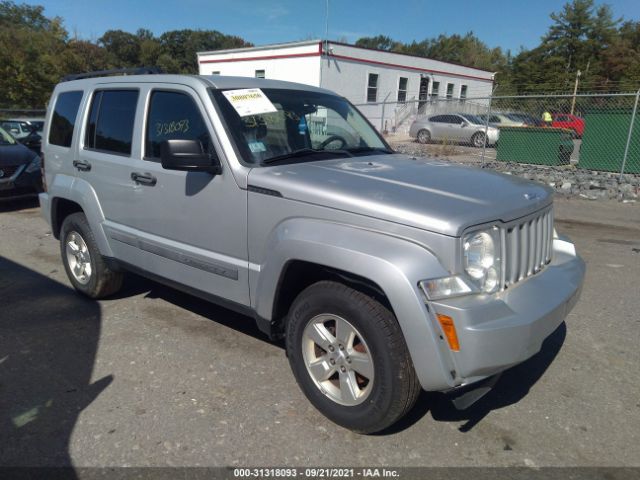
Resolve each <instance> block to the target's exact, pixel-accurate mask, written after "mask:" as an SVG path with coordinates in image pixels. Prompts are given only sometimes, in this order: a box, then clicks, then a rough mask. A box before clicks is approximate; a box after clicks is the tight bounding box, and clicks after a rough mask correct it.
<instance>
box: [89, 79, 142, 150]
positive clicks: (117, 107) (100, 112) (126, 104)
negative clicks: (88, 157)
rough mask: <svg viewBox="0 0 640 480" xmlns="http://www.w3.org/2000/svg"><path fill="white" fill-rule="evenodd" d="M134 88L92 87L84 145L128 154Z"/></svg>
mask: <svg viewBox="0 0 640 480" xmlns="http://www.w3.org/2000/svg"><path fill="white" fill-rule="evenodd" d="M137 103H138V91H137V90H96V91H95V92H94V95H93V100H92V101H91V110H90V111H89V119H88V121H87V129H86V132H87V133H86V138H85V148H89V149H93V150H100V151H104V152H112V153H116V154H120V155H131V144H132V141H133V125H134V122H135V117H136V105H137Z"/></svg>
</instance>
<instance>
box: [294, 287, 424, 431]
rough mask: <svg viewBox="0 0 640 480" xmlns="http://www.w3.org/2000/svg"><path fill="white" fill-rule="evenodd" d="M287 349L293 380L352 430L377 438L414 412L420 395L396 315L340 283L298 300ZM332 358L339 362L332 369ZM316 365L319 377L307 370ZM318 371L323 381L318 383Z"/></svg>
mask: <svg viewBox="0 0 640 480" xmlns="http://www.w3.org/2000/svg"><path fill="white" fill-rule="evenodd" d="M344 322H346V325H345V323H344ZM322 327H324V330H323V329H322ZM332 327H333V329H332ZM318 328H319V329H318ZM349 328H350V329H351V330H349ZM318 332H320V333H318ZM332 332H333V333H332ZM345 332H351V335H347V334H346V333H345ZM327 333H328V334H329V335H326V334H327ZM312 335H313V336H314V337H315V338H316V339H320V342H316V341H315V340H312V338H311V336H312ZM334 335H335V336H334ZM345 339H347V340H346V341H341V340H345ZM320 343H322V344H323V347H324V348H320V347H319V345H320ZM340 345H343V347H344V350H343V349H342V347H340ZM286 347H287V356H288V357H289V363H290V365H291V369H292V370H293V374H294V376H295V378H296V380H297V382H298V385H299V386H300V388H301V389H302V391H303V392H304V394H305V395H306V396H307V398H308V399H309V401H310V402H311V403H312V404H313V405H314V406H315V407H316V408H317V409H318V410H319V411H320V412H321V413H322V414H324V415H325V416H326V417H328V418H329V419H330V420H332V421H333V422H335V423H337V424H338V425H341V426H342V427H345V428H348V429H350V430H353V431H355V432H358V433H374V432H379V431H381V430H384V429H385V428H387V427H389V426H391V425H393V424H394V423H395V422H396V421H398V420H399V419H400V418H401V417H403V416H404V415H405V414H406V413H407V412H408V411H409V410H411V408H412V407H413V405H414V404H415V401H416V399H417V398H418V394H419V393H420V389H421V387H420V384H419V383H418V379H417V377H416V373H415V370H414V368H413V363H412V361H411V357H410V355H409V350H408V348H407V345H406V343H405V340H404V336H403V335H402V332H401V330H400V326H399V325H398V322H397V320H396V318H395V316H394V315H393V313H392V312H391V311H389V310H388V309H387V308H385V307H384V306H383V305H382V304H381V303H379V302H378V301H376V300H374V299H373V298H371V297H369V296H367V295H365V294H363V293H361V292H359V291H357V290H353V289H352V288H349V287H347V286H345V285H343V284H341V283H336V282H331V281H321V282H318V283H315V284H313V285H311V286H310V287H308V288H306V289H305V290H304V291H303V292H302V293H300V294H299V295H298V297H297V298H296V299H295V301H294V302H293V304H292V305H291V309H290V310H289V315H288V321H287V332H286ZM332 348H333V350H331V349H332ZM367 358H368V360H367ZM332 359H335V360H336V361H335V364H330V363H329V362H330V361H331V360H332ZM356 360H357V361H356ZM365 360H367V361H365ZM312 361H315V363H314V364H313V365H314V366H316V367H318V366H322V368H320V369H318V368H316V369H315V372H316V374H315V376H314V374H312V373H311V368H310V367H308V366H307V364H308V363H311V362H312ZM318 372H320V373H321V374H323V375H322V377H326V379H325V378H322V379H320V380H319V378H320V377H319V376H318V375H317V373H318ZM360 372H362V374H361V373H360ZM347 386H349V387H351V388H347ZM341 387H342V388H341ZM356 387H357V388H356Z"/></svg>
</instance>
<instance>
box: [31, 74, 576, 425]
mask: <svg viewBox="0 0 640 480" xmlns="http://www.w3.org/2000/svg"><path fill="white" fill-rule="evenodd" d="M43 151H44V160H45V161H44V162H43V163H44V166H43V168H44V176H45V183H46V192H45V193H42V194H41V195H40V203H41V207H42V213H43V215H44V217H45V218H46V219H47V221H48V222H49V223H50V225H51V228H52V232H53V234H54V236H55V237H56V238H58V239H59V240H60V251H61V256H62V261H63V263H64V266H65V269H66V271H67V274H68V276H69V280H70V282H71V283H72V284H73V286H74V287H75V288H76V289H77V290H78V291H79V292H80V293H82V294H84V295H87V296H89V297H91V298H102V297H106V296H108V295H111V294H113V293H114V292H116V291H117V290H118V288H120V286H121V283H122V279H123V274H124V272H125V271H134V272H138V273H140V274H143V275H146V276H148V277H150V278H152V279H155V280H157V281H160V282H164V283H167V284H169V285H172V286H174V287H176V288H179V289H181V290H185V291H187V292H190V293H192V294H194V295H198V296H200V297H203V298H206V299H209V300H211V301H212V302H216V303H219V304H222V305H224V306H226V307H228V308H230V309H233V310H237V311H239V312H243V313H245V314H247V315H251V316H252V317H254V318H255V320H256V322H257V325H258V326H259V328H260V329H261V330H262V331H264V332H265V333H266V334H268V335H269V336H270V337H271V338H274V339H276V338H285V339H286V348H287V355H288V358H289V361H290V364H291V368H292V370H293V373H294V375H295V377H296V379H297V381H298V383H299V385H300V388H301V389H302V390H303V391H304V393H305V395H306V396H307V397H308V399H309V400H310V401H311V402H312V403H313V405H315V406H316V407H317V408H318V409H319V410H320V411H321V412H322V413H324V414H325V415H326V416H327V417H329V418H330V419H331V420H333V421H334V422H336V423H338V424H340V425H342V426H344V427H347V428H350V429H352V430H355V431H358V432H365V433H368V432H376V431H380V430H383V429H385V428H386V427H389V426H390V425H391V424H393V423H394V422H396V421H397V420H398V419H400V418H401V417H402V416H403V415H405V414H406V413H407V412H408V411H409V410H410V409H411V408H412V406H413V404H414V403H415V401H416V398H417V396H418V394H419V392H420V389H424V390H428V391H447V392H459V393H460V394H462V393H464V394H463V395H461V396H460V395H457V397H458V398H457V400H458V401H459V402H460V403H459V405H461V406H466V405H468V404H470V403H471V402H472V401H474V400H475V399H477V398H478V397H479V396H480V394H481V393H482V392H484V391H486V390H487V385H486V384H489V383H490V382H491V381H492V380H493V379H494V378H495V377H496V375H497V374H499V373H500V372H502V371H503V370H505V369H507V368H509V367H511V366H513V365H515V364H518V363H520V362H522V361H524V360H526V359H528V358H529V357H531V356H532V355H534V354H535V353H536V352H538V351H539V350H540V348H541V345H542V342H543V341H544V339H545V338H546V337H547V336H549V335H550V334H551V333H552V332H553V331H554V330H555V329H556V328H557V327H558V326H559V325H560V324H561V323H562V322H563V320H564V318H565V316H566V315H567V312H568V311H569V310H570V309H571V308H572V307H573V306H574V304H575V302H576V300H577V298H578V294H579V291H580V288H581V285H582V281H583V276H584V271H585V266H584V263H583V262H582V260H581V259H580V257H578V256H577V255H576V252H575V249H574V246H573V244H572V243H570V242H569V241H568V240H567V239H564V238H562V237H559V236H558V235H557V234H556V232H555V230H554V225H553V204H552V192H551V191H550V190H549V189H548V188H546V187H545V186H543V185H540V184H536V183H531V182H528V181H524V180H521V179H519V178H516V177H512V176H505V175H501V174H498V173H493V172H488V171H482V170H477V169H473V168H467V167H458V166H453V165H445V164H442V163H437V162H432V161H426V160H422V159H416V158H411V157H407V156H405V155H399V154H396V153H394V152H393V151H392V150H391V149H390V148H389V146H388V145H387V143H386V142H385V140H384V139H383V138H382V137H381V136H380V135H379V134H378V133H377V132H376V130H375V129H374V128H373V127H372V126H371V125H370V124H369V123H368V122H367V120H366V119H365V118H364V117H363V116H362V115H361V114H360V113H359V112H358V110H357V109H356V108H354V107H353V105H351V104H350V103H349V102H348V101H347V100H345V99H344V98H342V97H339V96H337V95H335V94H334V93H332V92H329V91H327V90H323V89H320V88H315V87H311V86H306V85H299V84H294V83H288V82H281V81H271V80H258V79H253V78H234V77H224V76H183V75H129V76H110V77H92V76H90V75H86V78H82V79H74V80H69V81H63V82H61V83H60V84H58V85H57V86H56V88H55V90H54V92H53V97H52V100H51V102H50V104H49V109H48V112H47V117H46V126H45V131H44V138H43ZM478 386H483V387H482V388H477V387H478ZM454 396H456V395H454Z"/></svg>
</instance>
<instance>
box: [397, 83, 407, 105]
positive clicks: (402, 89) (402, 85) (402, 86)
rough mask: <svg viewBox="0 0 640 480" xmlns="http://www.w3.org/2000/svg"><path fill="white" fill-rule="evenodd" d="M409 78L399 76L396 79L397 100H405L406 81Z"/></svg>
mask: <svg viewBox="0 0 640 480" xmlns="http://www.w3.org/2000/svg"><path fill="white" fill-rule="evenodd" d="M408 82H409V79H408V78H407V77H400V80H398V102H402V103H404V102H406V101H407V83H408Z"/></svg>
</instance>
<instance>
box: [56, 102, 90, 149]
mask: <svg viewBox="0 0 640 480" xmlns="http://www.w3.org/2000/svg"><path fill="white" fill-rule="evenodd" d="M81 100H82V92H81V91H77V92H63V93H61V94H59V95H58V99H57V100H56V105H55V108H54V110H53V115H52V117H51V128H50V129H49V143H51V144H53V145H59V146H61V147H70V146H71V140H72V139H73V130H74V128H75V125H76V118H77V116H78V108H79V107H80V101H81Z"/></svg>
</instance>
